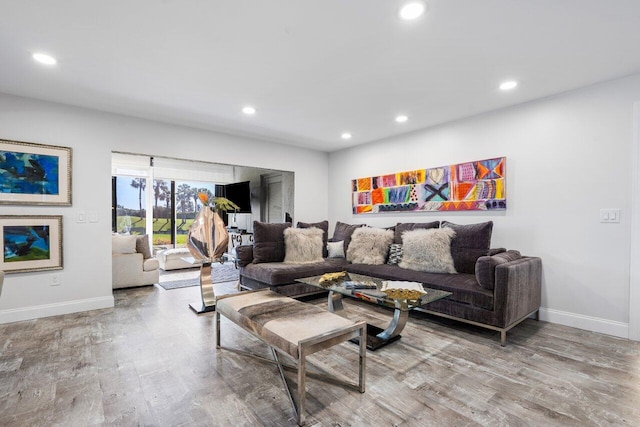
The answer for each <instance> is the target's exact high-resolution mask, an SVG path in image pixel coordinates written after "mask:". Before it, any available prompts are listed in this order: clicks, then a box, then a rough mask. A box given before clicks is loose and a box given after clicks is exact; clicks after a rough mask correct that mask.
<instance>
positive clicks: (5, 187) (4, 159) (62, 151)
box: [0, 139, 71, 206]
mask: <svg viewBox="0 0 640 427" xmlns="http://www.w3.org/2000/svg"><path fill="white" fill-rule="evenodd" d="M0 203H1V204H12V205H63V206H70V205H71V148H69V147H58V146H55V145H43V144H34V143H30V142H20V141H8V140H3V139H0Z"/></svg>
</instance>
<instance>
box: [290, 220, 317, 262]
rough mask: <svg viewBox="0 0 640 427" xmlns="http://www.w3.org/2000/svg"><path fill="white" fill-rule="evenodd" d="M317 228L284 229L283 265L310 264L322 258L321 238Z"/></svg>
mask: <svg viewBox="0 0 640 427" xmlns="http://www.w3.org/2000/svg"><path fill="white" fill-rule="evenodd" d="M323 234H324V231H322V230H320V229H319V228H315V227H312V228H291V227H289V228H286V229H285V230H284V262H285V264H311V263H314V262H320V261H322V260H323V258H322V246H323V243H322V236H323Z"/></svg>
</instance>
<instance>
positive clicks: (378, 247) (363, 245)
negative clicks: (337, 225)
mask: <svg viewBox="0 0 640 427" xmlns="http://www.w3.org/2000/svg"><path fill="white" fill-rule="evenodd" d="M391 242H393V231H391V230H385V229H382V228H373V227H361V228H358V229H356V230H354V232H353V234H352V235H351V243H349V247H348V248H347V261H349V262H354V263H361V264H384V262H385V261H386V259H387V253H389V245H390V244H391Z"/></svg>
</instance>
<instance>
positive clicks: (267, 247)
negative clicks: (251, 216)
mask: <svg viewBox="0 0 640 427" xmlns="http://www.w3.org/2000/svg"><path fill="white" fill-rule="evenodd" d="M289 227H291V223H290V222H284V223H280V224H270V223H266V222H260V221H254V222H253V262H254V263H255V264H258V263H261V262H282V261H284V230H285V229H287V228H289Z"/></svg>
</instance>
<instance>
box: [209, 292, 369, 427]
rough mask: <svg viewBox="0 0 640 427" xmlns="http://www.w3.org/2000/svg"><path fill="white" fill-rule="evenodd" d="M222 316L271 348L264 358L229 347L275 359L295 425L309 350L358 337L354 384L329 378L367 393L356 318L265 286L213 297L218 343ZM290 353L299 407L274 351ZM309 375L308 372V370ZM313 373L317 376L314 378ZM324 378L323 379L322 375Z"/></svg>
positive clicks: (361, 330)
mask: <svg viewBox="0 0 640 427" xmlns="http://www.w3.org/2000/svg"><path fill="white" fill-rule="evenodd" d="M220 315H223V316H225V317H226V318H228V319H229V320H231V321H232V322H233V323H235V324H237V325H239V326H240V327H242V328H243V329H245V330H246V331H248V332H250V333H252V334H253V335H254V336H256V337H257V338H258V339H260V340H261V341H263V342H264V343H266V344H267V345H268V346H269V348H270V349H271V353H272V354H273V357H274V360H268V359H264V358H261V357H258V356H255V355H251V354H248V353H245V352H242V351H238V350H235V349H230V348H227V350H231V351H234V352H237V353H240V354H248V355H250V356H252V357H257V358H259V359H261V360H263V361H267V362H269V363H275V364H277V365H278V369H279V370H280V376H281V378H282V380H283V381H284V384H285V387H286V389H287V393H288V395H289V398H290V399H291V403H292V405H293V410H294V411H295V413H296V417H297V421H298V425H303V424H304V419H305V413H304V405H305V397H306V396H305V393H306V387H305V383H306V374H307V372H306V357H307V356H308V355H310V354H312V353H315V352H317V351H320V350H324V349H327V348H330V347H333V346H335V345H337V344H340V343H342V342H344V341H347V340H350V339H353V338H358V339H359V340H360V346H359V349H360V350H359V360H358V368H359V369H358V385H357V386H355V384H351V383H346V382H344V381H341V380H338V379H336V378H333V377H329V378H327V379H330V380H331V381H332V382H338V383H340V384H342V385H347V386H350V387H356V388H357V390H358V391H360V393H364V391H365V364H366V337H367V334H366V322H364V321H361V322H355V321H352V320H349V319H346V318H344V317H341V316H339V315H337V314H334V313H330V312H328V311H326V310H323V309H321V308H320V307H317V306H314V305H311V304H307V303H304V302H301V301H297V300H294V299H292V298H289V297H286V296H284V295H281V294H278V293H276V292H273V291H270V290H268V289H261V290H257V291H248V292H240V293H237V294H229V295H222V296H219V297H218V298H217V301H216V322H215V323H216V347H217V348H221V345H220ZM276 350H279V351H281V352H283V353H285V354H288V355H289V356H291V357H292V358H293V359H294V360H295V361H296V365H297V373H298V390H297V391H298V392H297V396H298V398H297V400H298V402H297V405H296V402H295V401H294V399H293V397H292V395H291V391H290V389H289V385H288V384H287V381H286V378H285V375H284V370H283V369H284V367H287V366H284V367H283V365H282V364H281V363H280V360H279V358H278V354H277V351H276ZM309 376H312V375H311V373H310V374H309ZM316 377H321V376H317V375H316ZM321 379H322V378H321Z"/></svg>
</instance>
